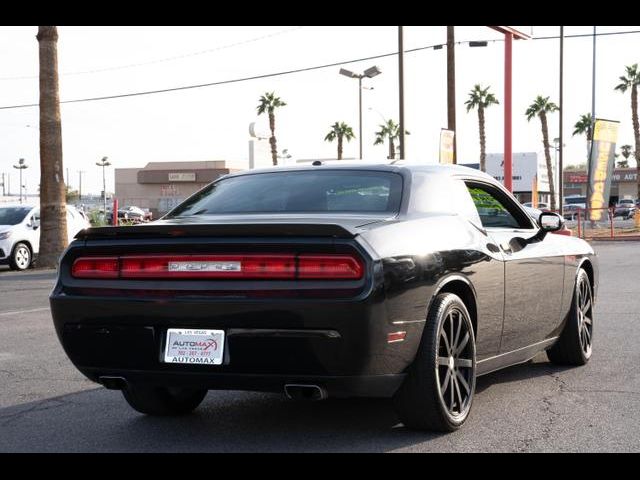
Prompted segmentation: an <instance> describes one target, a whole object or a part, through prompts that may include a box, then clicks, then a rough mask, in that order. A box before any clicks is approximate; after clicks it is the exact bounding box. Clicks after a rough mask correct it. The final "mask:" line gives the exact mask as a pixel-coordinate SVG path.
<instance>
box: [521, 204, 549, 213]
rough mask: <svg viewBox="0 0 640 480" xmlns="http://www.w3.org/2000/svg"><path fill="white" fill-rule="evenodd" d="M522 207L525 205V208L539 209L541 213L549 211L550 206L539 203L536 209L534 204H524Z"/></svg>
mask: <svg viewBox="0 0 640 480" xmlns="http://www.w3.org/2000/svg"><path fill="white" fill-rule="evenodd" d="M522 205H524V206H525V207H529V208H537V209H538V210H541V211H543V212H544V211H546V210H549V204H548V203H544V202H538V206H537V207H534V206H533V202H524V203H523V204H522Z"/></svg>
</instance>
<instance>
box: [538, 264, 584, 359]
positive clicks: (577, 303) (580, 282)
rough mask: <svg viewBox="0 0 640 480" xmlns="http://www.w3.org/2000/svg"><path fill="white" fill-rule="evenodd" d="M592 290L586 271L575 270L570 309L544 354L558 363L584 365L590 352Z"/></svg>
mask: <svg viewBox="0 0 640 480" xmlns="http://www.w3.org/2000/svg"><path fill="white" fill-rule="evenodd" d="M592 339H593V293H592V289H591V282H590V281H589V276H588V275H587V272H585V271H584V270H583V269H580V270H578V275H577V276H576V283H575V287H574V291H573V298H572V301H571V310H570V311H569V316H568V318H567V321H566V323H565V326H564V328H563V330H562V333H561V334H560V337H559V338H558V341H557V342H556V343H555V344H554V345H553V346H552V347H551V348H549V349H548V350H547V357H549V360H551V362H552V363H555V364H558V365H584V364H586V363H587V362H588V361H589V359H590V358H591V353H592V351H593V345H592Z"/></svg>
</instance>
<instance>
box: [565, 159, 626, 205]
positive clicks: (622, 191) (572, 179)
mask: <svg viewBox="0 0 640 480" xmlns="http://www.w3.org/2000/svg"><path fill="white" fill-rule="evenodd" d="M637 193H638V171H637V170H636V169H635V168H616V169H615V170H614V172H613V175H612V176H611V193H610V197H609V203H610V204H615V203H617V202H618V201H619V200H622V199H623V198H633V199H635V198H636V196H637ZM564 194H565V195H567V196H568V195H581V196H586V195H587V172H586V171H584V170H565V171H564Z"/></svg>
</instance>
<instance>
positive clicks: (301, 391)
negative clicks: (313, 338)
mask: <svg viewBox="0 0 640 480" xmlns="http://www.w3.org/2000/svg"><path fill="white" fill-rule="evenodd" d="M98 380H99V382H100V383H101V384H102V385H104V386H105V387H106V388H108V389H109V390H123V389H124V388H125V387H126V386H127V381H126V379H124V378H123V377H115V376H113V377H112V376H101V377H100V378H99V379H98ZM284 394H285V395H286V396H287V398H288V399H289V400H311V401H315V400H324V399H326V398H327V391H326V390H325V389H324V388H322V387H320V386H318V385H307V384H300V383H288V384H286V385H285V386H284Z"/></svg>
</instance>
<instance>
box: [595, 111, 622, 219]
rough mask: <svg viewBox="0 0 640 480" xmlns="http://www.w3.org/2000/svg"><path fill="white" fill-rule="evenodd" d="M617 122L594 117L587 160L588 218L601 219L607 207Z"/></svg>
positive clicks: (616, 136) (616, 138)
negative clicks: (588, 158) (589, 155)
mask: <svg viewBox="0 0 640 480" xmlns="http://www.w3.org/2000/svg"><path fill="white" fill-rule="evenodd" d="M618 127H619V123H618V122H614V121H610V120H600V119H596V121H595V126H594V128H593V141H592V145H591V157H590V162H589V167H590V168H589V173H590V175H589V204H588V208H589V210H590V212H589V219H590V220H593V221H597V220H602V217H603V215H604V214H605V213H606V210H607V208H608V207H609V191H610V189H611V174H612V173H613V166H614V159H615V147H616V142H617V140H618Z"/></svg>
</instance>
